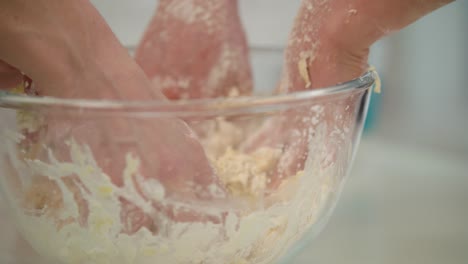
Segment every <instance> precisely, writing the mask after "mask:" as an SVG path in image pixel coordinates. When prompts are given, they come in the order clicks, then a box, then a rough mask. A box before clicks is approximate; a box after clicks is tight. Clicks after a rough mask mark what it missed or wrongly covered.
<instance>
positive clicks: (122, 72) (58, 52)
mask: <svg viewBox="0 0 468 264" xmlns="http://www.w3.org/2000/svg"><path fill="white" fill-rule="evenodd" d="M0 36H2V38H1V39H2V41H0V60H3V61H4V62H6V63H7V64H9V65H10V66H13V67H15V68H17V69H19V70H21V71H23V72H25V73H26V74H27V75H28V76H30V77H31V78H32V79H33V80H34V82H35V83H36V84H37V85H38V86H39V87H40V89H41V93H42V94H45V95H49V96H58V97H80V98H90V97H94V98H99V97H105V98H118V97H125V98H135V99H136V98H138V99H148V98H150V97H151V96H150V95H151V94H150V93H149V89H148V86H149V81H148V80H147V79H146V77H145V75H144V73H143V72H142V70H140V68H139V67H138V66H137V65H136V63H135V62H134V61H133V60H132V58H131V57H130V56H129V55H128V54H127V52H126V50H125V49H124V48H123V47H122V46H121V45H120V43H119V42H118V41H117V39H116V37H115V35H114V34H113V32H112V31H111V29H110V28H109V26H108V25H107V24H106V23H105V21H104V19H103V18H102V17H101V15H100V14H99V13H98V11H97V10H96V9H95V8H94V7H93V5H92V4H91V3H90V2H89V1H88V0H74V1H61V0H36V1H28V0H2V1H0ZM91 86H92V87H91ZM127 86H134V87H144V88H140V89H137V88H135V89H131V92H129V91H128V90H129V89H126V88H124V87H127ZM156 97H161V96H159V95H156ZM161 98H162V97H161Z"/></svg>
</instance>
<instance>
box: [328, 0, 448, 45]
mask: <svg viewBox="0 0 468 264" xmlns="http://www.w3.org/2000/svg"><path fill="white" fill-rule="evenodd" d="M451 2H453V0H381V1H369V0H330V1H329V4H330V9H329V10H330V11H329V12H328V15H327V16H326V17H327V19H328V20H329V22H326V21H325V28H326V30H327V31H328V33H329V36H330V38H333V39H335V40H337V42H343V46H347V47H349V48H358V47H355V46H354V45H359V48H368V47H369V46H371V45H372V44H373V43H374V42H376V41H377V40H379V39H380V38H382V37H384V36H386V35H388V34H390V33H392V32H394V31H398V30H400V29H402V28H404V27H406V26H408V25H410V24H412V23H413V22H415V21H416V20H418V19H419V18H421V17H423V16H425V15H427V14H429V13H430V12H432V11H434V10H436V9H438V8H440V7H442V6H444V5H446V4H449V3H451ZM327 23H328V25H327Z"/></svg>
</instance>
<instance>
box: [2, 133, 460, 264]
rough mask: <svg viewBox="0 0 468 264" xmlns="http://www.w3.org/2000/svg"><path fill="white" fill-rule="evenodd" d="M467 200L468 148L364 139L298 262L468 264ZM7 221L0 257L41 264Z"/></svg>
mask: <svg viewBox="0 0 468 264" xmlns="http://www.w3.org/2000/svg"><path fill="white" fill-rule="evenodd" d="M466 201H468V153H465V154H456V155H454V154H450V153H441V152H433V151H432V150H431V149H421V148H411V147H408V146H401V145H397V144H391V143H389V142H385V141H382V140H379V139H375V138H364V139H363V142H362V146H361V148H360V151H359V154H358V158H357V160H356V164H355V167H354V169H353V172H352V174H351V177H350V178H349V180H348V182H347V184H346V186H345V189H344V193H343V195H342V197H341V199H340V201H339V204H338V207H337V210H336V211H335V213H334V214H333V216H332V218H331V221H330V223H329V224H328V225H327V227H326V228H325V229H324V231H323V232H322V234H321V235H320V236H319V237H318V238H317V239H316V240H315V241H314V242H313V243H312V244H311V245H310V246H309V247H307V248H306V249H305V250H304V251H303V252H302V253H301V254H300V255H299V256H298V258H297V259H296V260H295V262H294V263H298V264H302V263H304V264H306V263H334V264H335V263H336V264H338V263H347V264H350V263H351V264H352V263H359V264H365V263H379V264H380V263H382V264H385V263H389V264H390V263H392V264H393V263H411V264H418V263H424V264H431V263H466V262H467V261H468V250H467V249H468V227H467V226H466V225H467V223H468V205H467V203H466ZM1 212H2V218H5V214H4V212H5V211H4V210H2V211H1ZM2 222H5V224H2V225H0V234H2V235H1V236H0V263H1V264H31V263H34V264H42V263H40V262H38V261H39V260H38V259H37V258H36V257H31V255H30V257H29V258H28V257H25V256H23V257H18V256H21V255H24V254H25V252H26V251H25V250H24V245H22V246H19V247H17V246H16V245H17V242H16V239H17V238H16V234H15V232H14V231H13V229H12V225H11V222H10V221H8V220H7V219H3V220H2ZM44 264H45V263H44Z"/></svg>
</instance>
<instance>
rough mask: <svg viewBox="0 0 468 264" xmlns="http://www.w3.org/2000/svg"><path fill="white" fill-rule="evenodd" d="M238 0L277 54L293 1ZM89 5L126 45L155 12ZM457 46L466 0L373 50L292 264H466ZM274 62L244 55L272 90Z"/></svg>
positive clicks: (148, 4)
mask: <svg viewBox="0 0 468 264" xmlns="http://www.w3.org/2000/svg"><path fill="white" fill-rule="evenodd" d="M239 1H240V4H241V13H242V17H243V21H244V24H245V26H246V27H247V33H248V37H249V40H250V42H251V44H252V46H255V47H264V48H268V49H270V50H281V49H282V48H283V46H284V44H285V43H286V39H287V36H288V32H289V30H290V28H291V25H292V21H293V17H294V15H295V14H296V11H297V8H298V6H299V3H300V0H239ZM93 2H94V3H95V4H96V6H97V7H98V9H99V10H100V11H101V12H102V14H103V15H104V16H105V18H106V19H107V21H108V22H109V23H110V24H111V26H112V28H113V30H114V31H115V32H116V34H117V36H118V37H119V39H120V40H121V41H122V43H124V44H125V45H128V46H134V45H135V44H136V43H137V42H138V41H139V38H140V36H141V34H142V33H143V30H144V27H145V25H146V23H148V21H149V19H150V17H151V15H152V13H153V10H154V8H155V6H156V2H155V1H154V0H139V1H128V0H127V1H126V0H113V1H105V0H93ZM467 49H468V1H456V2H455V3H453V4H451V5H449V6H447V7H445V8H443V9H440V10H438V11H436V12H434V13H432V14H430V15H429V16H427V17H425V18H423V19H422V20H420V21H418V22H417V23H415V24H414V25H412V26H410V27H408V28H406V29H405V30H403V31H402V32H399V33H397V34H394V35H392V36H390V37H387V38H386V39H384V40H382V41H381V42H379V43H377V44H376V45H375V46H374V47H373V49H372V55H371V59H370V61H371V64H373V65H374V66H375V67H376V68H377V69H378V71H379V73H380V75H381V78H382V81H383V94H381V95H374V98H373V102H372V105H371V112H370V116H369V120H368V123H367V126H366V132H365V135H364V137H363V139H362V145H361V147H360V150H359V154H358V157H357V159H356V164H355V166H354V168H353V170H352V173H351V176H350V178H349V180H348V182H347V184H346V185H345V188H344V192H343V195H342V197H341V199H340V201H339V203H338V206H337V210H336V211H335V212H334V214H333V216H332V217H331V219H330V223H329V224H328V225H327V226H326V227H325V229H324V230H323V232H322V233H321V234H320V236H319V237H318V238H317V239H316V240H314V241H313V242H312V243H311V244H309V245H308V246H307V247H306V248H305V249H304V251H303V252H301V254H299V255H298V257H297V258H296V259H295V260H294V262H293V263H332V264H339V263H347V264H350V263H360V264H365V263H384V264H385V263H389V264H390V263H392V264H395V263H412V264H417V263H424V264H431V263H468V50H467ZM275 56H276V57H275ZM278 56H280V55H278V54H277V53H271V52H266V53H264V54H263V53H259V54H256V55H255V56H254V57H253V59H252V61H253V64H255V65H257V66H258V65H260V66H261V67H259V68H263V69H265V71H264V72H263V71H258V72H256V73H255V81H256V84H257V86H259V87H272V86H273V85H274V80H275V79H274V78H271V77H269V76H264V74H266V73H268V74H271V72H277V73H278V74H279V72H280V67H281V61H280V60H279V59H278ZM275 78H276V77H275ZM0 231H2V236H3V237H6V236H8V234H7V233H5V232H10V233H11V231H10V230H0ZM9 248H11V247H9ZM0 250H2V254H3V252H5V250H6V249H5V247H3V246H2V245H1V244H0ZM10 251H11V250H10ZM11 252H13V251H11ZM2 263H4V262H2ZM5 263H6V262H5ZM8 263H10V262H8ZM11 263H14V261H12V262H11ZM26 264H29V263H26Z"/></svg>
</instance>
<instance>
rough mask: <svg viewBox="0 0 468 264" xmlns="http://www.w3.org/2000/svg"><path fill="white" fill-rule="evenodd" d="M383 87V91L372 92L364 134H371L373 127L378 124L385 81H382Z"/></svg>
mask: <svg viewBox="0 0 468 264" xmlns="http://www.w3.org/2000/svg"><path fill="white" fill-rule="evenodd" d="M381 83H382V84H381V85H382V87H381V90H382V92H381V93H374V92H373V93H372V98H371V100H370V103H369V111H368V113H367V118H366V121H365V123H364V135H366V134H369V133H370V132H372V129H373V128H374V127H375V126H376V125H377V123H378V119H379V114H380V105H381V101H382V93H383V91H384V84H383V83H384V82H383V80H382V82H381Z"/></svg>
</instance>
